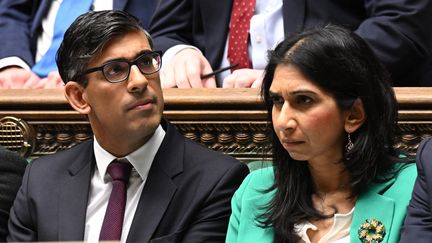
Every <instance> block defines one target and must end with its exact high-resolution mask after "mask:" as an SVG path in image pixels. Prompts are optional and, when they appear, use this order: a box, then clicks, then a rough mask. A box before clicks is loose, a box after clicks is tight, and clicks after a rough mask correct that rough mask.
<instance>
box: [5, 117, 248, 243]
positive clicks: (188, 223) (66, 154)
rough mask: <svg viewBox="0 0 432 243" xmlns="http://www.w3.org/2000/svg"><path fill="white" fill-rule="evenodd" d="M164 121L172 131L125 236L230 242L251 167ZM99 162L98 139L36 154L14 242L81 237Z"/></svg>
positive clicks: (12, 228) (20, 200)
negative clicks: (237, 200)
mask: <svg viewBox="0 0 432 243" xmlns="http://www.w3.org/2000/svg"><path fill="white" fill-rule="evenodd" d="M162 126H163V127H164V129H165V131H166V135H165V138H164V139H163V141H162V144H161V146H160V148H159V150H158V152H157V154H156V156H155V158H154V160H153V164H152V166H151V168H150V171H149V174H148V178H147V180H146V182H145V185H144V189H143V191H142V194H141V197H140V200H139V202H138V206H137V209H136V212H135V215H134V218H133V221H132V225H131V228H130V230H129V234H128V238H127V242H136V243H141V242H152V243H162V242H171V243H173V242H214V243H216V242H220V243H222V242H225V234H226V230H227V227H228V219H229V217H230V214H231V204H230V202H231V197H232V195H233V194H234V191H235V190H236V189H237V188H238V187H239V186H240V184H241V183H242V181H243V179H244V178H245V176H246V175H247V173H248V172H249V170H248V168H247V166H246V165H245V164H243V163H241V162H239V161H237V160H235V159H234V158H232V157H229V156H226V155H224V154H222V153H220V152H215V151H212V150H209V149H207V148H205V147H203V146H202V145H200V144H197V143H195V142H192V141H190V140H187V139H185V138H184V137H183V136H181V135H180V133H178V132H177V130H176V129H175V128H174V127H173V126H172V125H170V124H169V123H166V122H162ZM94 167H95V158H94V153H93V140H90V141H86V142H84V143H82V144H80V145H77V146H75V147H73V148H72V149H70V150H66V151H63V152H59V153H56V154H54V155H49V156H45V157H41V158H39V159H36V160H34V161H32V162H31V163H30V165H29V166H28V167H27V169H26V172H25V174H24V178H23V185H22V187H21V189H20V191H19V192H18V194H17V197H16V200H15V202H14V205H13V208H12V210H11V215H10V221H9V236H8V241H12V242H29V241H44V242H45V241H82V240H83V238H84V230H85V219H86V210H87V201H88V197H89V189H90V181H91V177H92V174H93V171H94Z"/></svg>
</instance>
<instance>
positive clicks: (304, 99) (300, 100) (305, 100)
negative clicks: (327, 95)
mask: <svg viewBox="0 0 432 243" xmlns="http://www.w3.org/2000/svg"><path fill="white" fill-rule="evenodd" d="M296 100H297V104H299V105H309V104H311V103H312V102H313V99H312V98H311V97H309V96H306V95H299V96H298V97H297V98H296Z"/></svg>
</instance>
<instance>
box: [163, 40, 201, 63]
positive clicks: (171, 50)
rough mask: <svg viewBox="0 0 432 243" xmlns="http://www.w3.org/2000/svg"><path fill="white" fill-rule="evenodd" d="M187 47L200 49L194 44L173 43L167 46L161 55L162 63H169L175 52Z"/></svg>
mask: <svg viewBox="0 0 432 243" xmlns="http://www.w3.org/2000/svg"><path fill="white" fill-rule="evenodd" d="M188 48H191V49H195V50H197V51H199V52H201V51H200V49H198V48H196V47H195V46H191V45H183V44H182V45H175V46H173V47H171V48H169V49H168V50H166V52H164V54H163V56H162V65H163V63H169V62H170V61H171V60H172V58H173V57H174V56H175V54H177V53H178V52H180V51H182V50H184V49H188Z"/></svg>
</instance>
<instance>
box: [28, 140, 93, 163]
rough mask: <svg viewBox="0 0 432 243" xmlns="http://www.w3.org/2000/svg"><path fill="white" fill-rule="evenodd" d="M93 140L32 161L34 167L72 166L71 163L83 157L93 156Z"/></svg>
mask: <svg viewBox="0 0 432 243" xmlns="http://www.w3.org/2000/svg"><path fill="white" fill-rule="evenodd" d="M92 145H93V139H89V140H87V141H84V142H82V143H80V144H78V145H76V146H74V147H72V148H70V149H66V150H62V151H59V152H56V153H53V154H49V155H44V156H41V157H39V158H36V159H34V160H33V161H31V164H32V166H34V165H37V166H50V167H53V166H55V167H57V166H64V165H70V164H71V161H75V160H77V159H78V158H79V157H82V156H86V157H87V156H91V155H92V153H93V152H92V151H93V146H92Z"/></svg>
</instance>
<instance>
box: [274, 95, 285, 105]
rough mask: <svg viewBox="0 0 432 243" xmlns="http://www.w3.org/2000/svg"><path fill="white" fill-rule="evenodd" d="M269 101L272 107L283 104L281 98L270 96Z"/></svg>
mask: <svg viewBox="0 0 432 243" xmlns="http://www.w3.org/2000/svg"><path fill="white" fill-rule="evenodd" d="M271 101H272V103H273V104H274V105H280V104H283V103H284V100H283V98H282V97H280V96H272V97H271Z"/></svg>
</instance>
